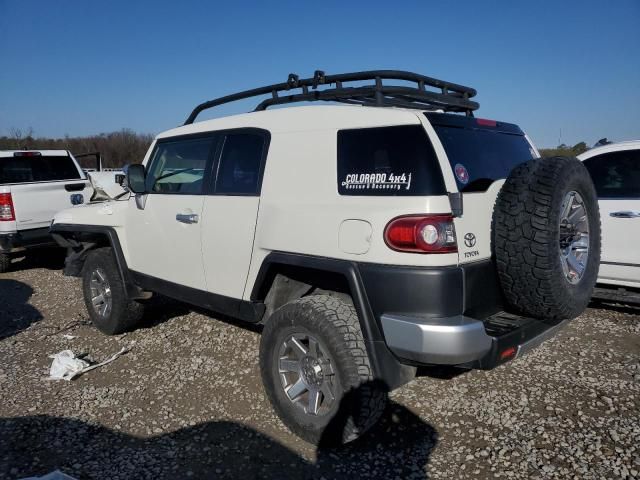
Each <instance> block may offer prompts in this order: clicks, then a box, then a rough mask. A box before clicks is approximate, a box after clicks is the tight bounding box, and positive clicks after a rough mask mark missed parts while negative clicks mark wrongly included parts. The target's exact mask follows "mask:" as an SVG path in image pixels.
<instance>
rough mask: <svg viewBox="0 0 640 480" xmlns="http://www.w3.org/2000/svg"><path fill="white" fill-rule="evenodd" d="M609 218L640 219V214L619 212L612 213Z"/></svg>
mask: <svg viewBox="0 0 640 480" xmlns="http://www.w3.org/2000/svg"><path fill="white" fill-rule="evenodd" d="M609 216H610V217H614V218H638V217H640V212H634V211H632V210H621V211H619V212H611V213H610V214H609Z"/></svg>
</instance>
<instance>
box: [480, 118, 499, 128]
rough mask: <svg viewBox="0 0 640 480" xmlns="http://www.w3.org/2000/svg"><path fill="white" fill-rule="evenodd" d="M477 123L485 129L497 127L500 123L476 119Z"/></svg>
mask: <svg viewBox="0 0 640 480" xmlns="http://www.w3.org/2000/svg"><path fill="white" fill-rule="evenodd" d="M476 123H477V124H478V125H482V126H483V127H495V126H496V125H498V122H496V121H495V120H487V119H486V118H476Z"/></svg>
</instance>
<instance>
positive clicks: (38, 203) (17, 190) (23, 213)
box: [0, 150, 93, 232]
mask: <svg viewBox="0 0 640 480" xmlns="http://www.w3.org/2000/svg"><path fill="white" fill-rule="evenodd" d="M36 152H40V154H42V155H45V156H46V155H54V156H56V155H58V156H70V157H71V159H72V160H73V162H74V164H75V167H76V169H77V171H78V175H79V176H80V178H75V179H69V180H56V181H46V182H28V183H10V184H4V185H2V186H0V188H1V189H2V190H1V191H2V192H3V193H11V197H12V200H13V208H14V212H15V217H16V221H15V222H0V232H10V231H19V230H27V229H34V228H46V227H48V226H49V225H50V224H51V220H52V219H53V217H54V215H55V214H56V212H58V211H60V210H63V209H65V208H69V207H70V206H71V195H72V194H74V193H80V194H82V195H83V196H84V200H85V202H88V201H89V199H90V198H91V194H92V193H93V189H92V187H91V185H90V182H89V181H88V179H87V177H86V175H85V173H84V172H83V171H82V169H81V168H80V165H79V164H78V162H77V161H76V159H75V158H74V157H73V155H71V154H70V153H69V152H67V151H66V150H36ZM13 156H14V151H2V152H0V161H2V159H3V158H13ZM70 184H72V185H75V184H84V188H83V189H82V190H77V191H71V192H69V191H67V190H66V189H65V186H66V185H70Z"/></svg>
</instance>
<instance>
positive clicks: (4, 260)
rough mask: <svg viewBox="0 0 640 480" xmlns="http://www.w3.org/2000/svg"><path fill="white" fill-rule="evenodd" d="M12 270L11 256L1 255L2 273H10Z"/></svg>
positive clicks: (0, 269) (0, 271) (0, 265)
mask: <svg viewBox="0 0 640 480" xmlns="http://www.w3.org/2000/svg"><path fill="white" fill-rule="evenodd" d="M10 268H11V256H10V255H9V254H6V253H0V273H4V272H7V271H9V269H10Z"/></svg>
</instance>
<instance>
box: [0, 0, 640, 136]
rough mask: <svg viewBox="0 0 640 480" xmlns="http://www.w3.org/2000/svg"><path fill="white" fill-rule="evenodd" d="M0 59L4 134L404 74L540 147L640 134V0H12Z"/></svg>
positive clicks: (155, 124) (0, 10) (90, 129)
mask: <svg viewBox="0 0 640 480" xmlns="http://www.w3.org/2000/svg"><path fill="white" fill-rule="evenodd" d="M0 59H1V62H0V65H1V66H0V135H3V134H8V133H9V129H10V128H21V129H26V128H28V127H31V128H33V130H34V132H35V134H36V136H54V137H61V136H64V135H70V136H76V135H88V134H95V133H101V132H108V131H113V130H119V129H121V128H131V129H134V130H136V131H139V132H147V133H158V132H160V131H162V130H166V129H168V128H171V127H174V126H176V125H178V124H181V123H182V122H183V121H184V119H185V118H186V116H187V115H188V113H189V112H190V110H191V109H192V108H193V107H194V106H195V105H196V104H198V103H200V102H201V101H204V100H207V99H210V98H214V97H217V96H222V95H225V94H228V93H232V92H234V91H238V90H241V89H247V88H253V87H256V86H260V85H264V84H268V83H275V82H280V81H283V80H285V79H286V76H287V74H288V73H289V72H296V73H298V74H301V75H305V76H306V75H310V74H312V73H313V71H314V70H315V69H322V70H325V71H326V72H327V73H339V72H345V71H356V70H363V69H377V68H395V69H405V70H412V71H416V72H420V73H423V74H426V75H430V76H434V77H438V78H443V79H446V80H450V81H453V82H456V83H462V84H464V85H470V86H473V87H474V88H476V89H477V90H478V96H477V97H476V98H477V100H478V101H479V102H480V105H481V106H480V110H479V112H478V113H477V116H480V117H484V118H494V119H500V120H504V121H510V122H514V123H517V124H519V125H520V126H521V127H522V128H523V129H524V130H525V131H527V132H528V133H529V135H530V136H531V137H532V138H533V140H534V142H535V143H536V144H537V145H538V146H540V147H549V146H554V145H556V144H558V141H559V140H560V141H562V142H564V143H567V144H573V143H576V142H578V141H581V140H585V141H587V143H589V144H593V143H594V142H595V141H596V140H598V139H599V138H602V137H608V138H610V139H613V140H616V141H618V140H628V139H632V138H640V88H639V87H640V0H615V1H613V0H610V1H604V0H602V1H592V0H575V1H559V0H537V1H513V0H511V1H507V0H493V1H492V0H485V1H478V0H473V1H464V0H458V1H455V2H443V1H438V2H436V1H428V0H422V1H413V2H402V1H395V2H389V1H385V2H379V1H375V0H370V1H366V2H364V1H363V2H355V1H352V2H349V1H344V0H343V1H338V2H333V1H328V0H325V1H322V2H290V3H288V2H260V3H258V2H255V3H247V2H242V1H235V2H207V1H190V0H182V1H179V2H178V1H173V2H169V1H161V0H155V1H133V0H127V1H121V0H109V1H100V2H98V1H86V0H84V1H81V0H66V1H50V0H48V1H47V0H38V1H36V0H0ZM250 107H251V105H248V104H240V105H234V106H229V107H225V108H223V109H221V110H220V114H228V113H236V112H241V111H246V110H248V109H249V108H250ZM560 135H562V136H561V138H560Z"/></svg>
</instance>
